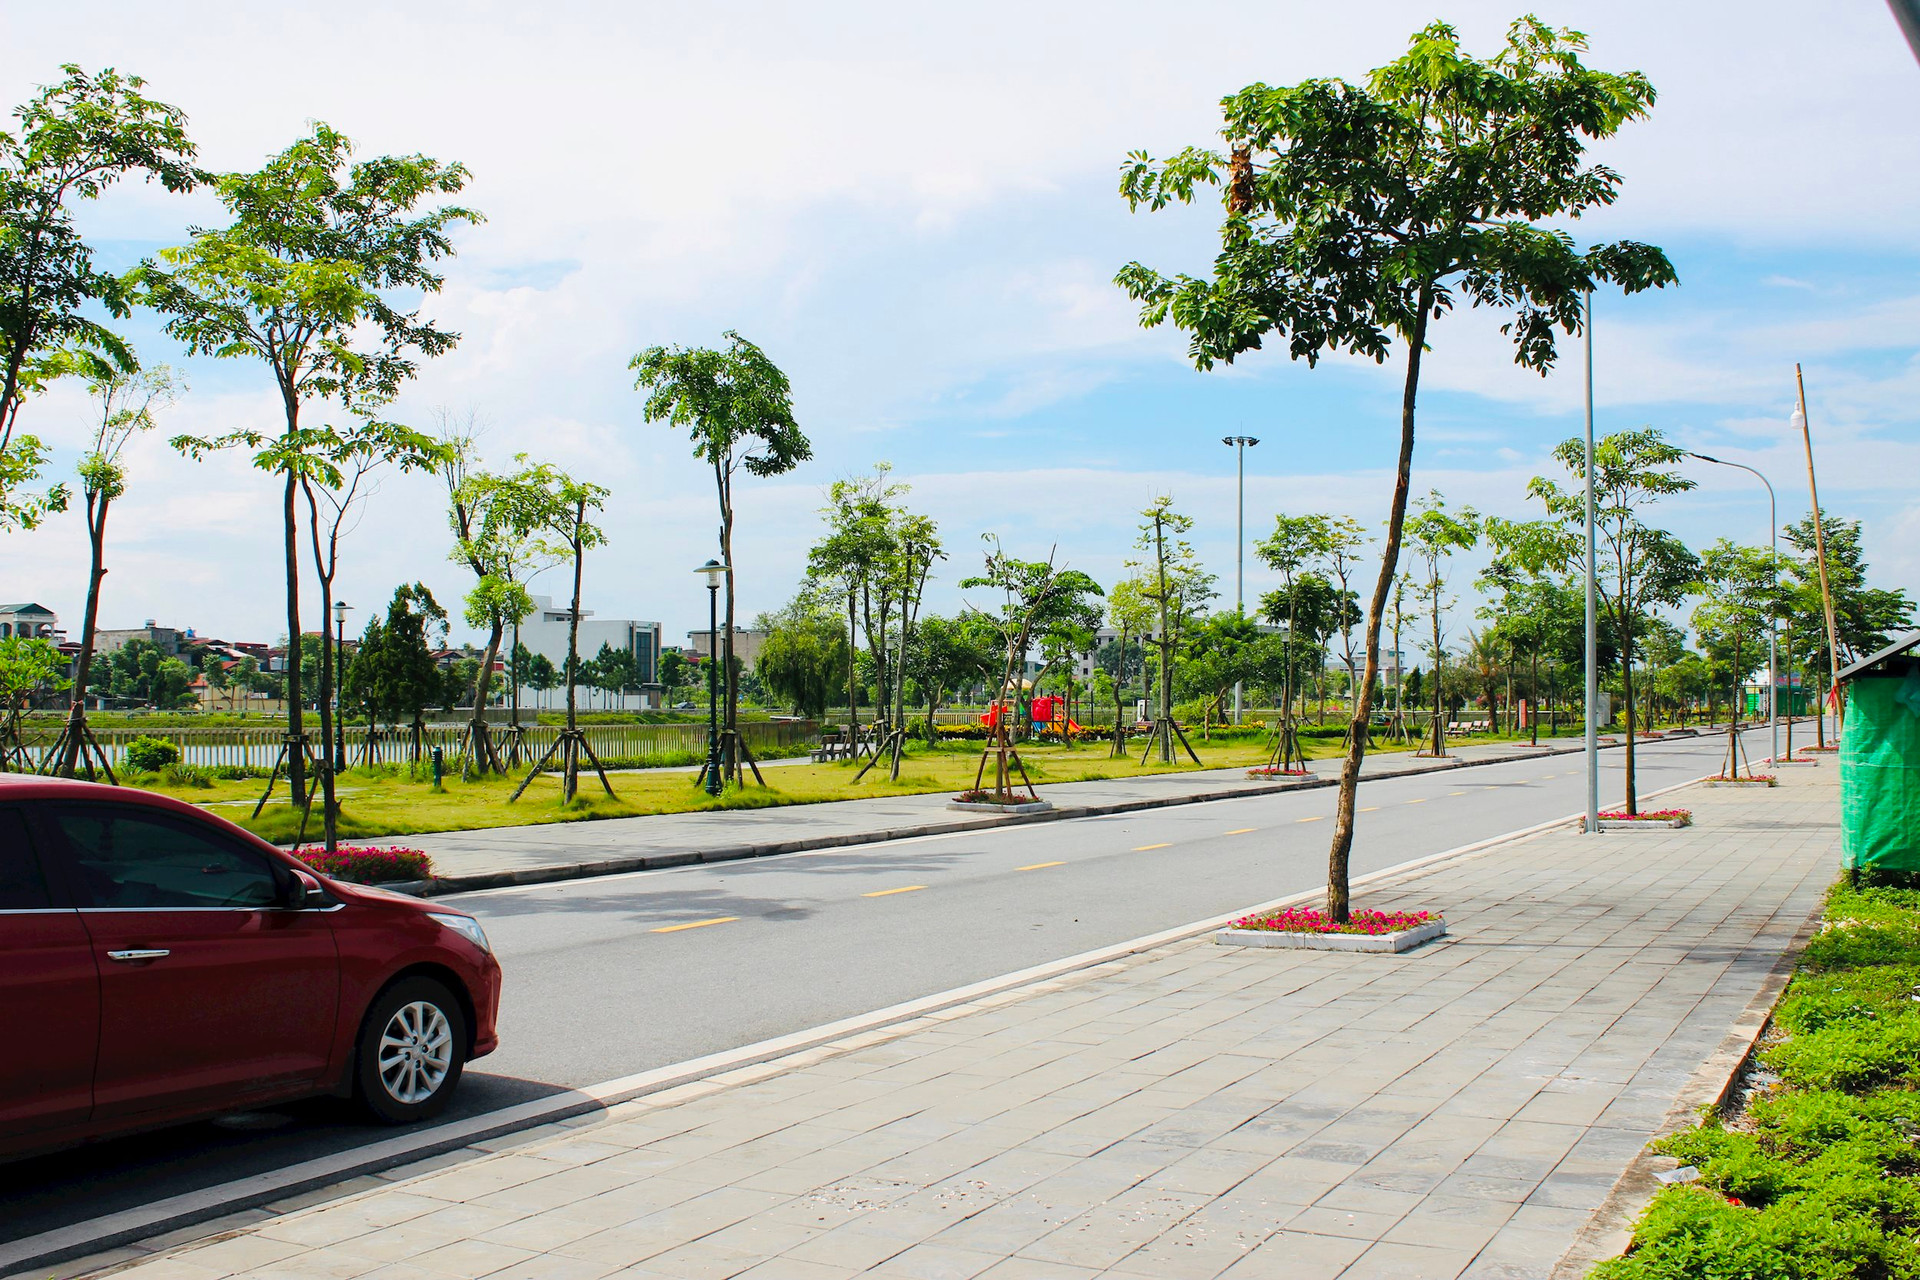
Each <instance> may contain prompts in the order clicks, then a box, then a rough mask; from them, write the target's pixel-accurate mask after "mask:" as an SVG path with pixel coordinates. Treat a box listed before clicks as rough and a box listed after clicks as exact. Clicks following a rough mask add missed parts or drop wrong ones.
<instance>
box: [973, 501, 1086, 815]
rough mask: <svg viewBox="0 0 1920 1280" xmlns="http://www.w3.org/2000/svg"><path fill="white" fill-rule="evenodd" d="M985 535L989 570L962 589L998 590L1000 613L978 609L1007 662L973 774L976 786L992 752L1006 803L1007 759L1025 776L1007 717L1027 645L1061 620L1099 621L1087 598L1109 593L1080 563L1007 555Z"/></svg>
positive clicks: (999, 793)
mask: <svg viewBox="0 0 1920 1280" xmlns="http://www.w3.org/2000/svg"><path fill="white" fill-rule="evenodd" d="M982 540H983V541H984V542H985V543H986V544H987V547H988V550H987V552H986V565H985V572H984V573H981V574H978V575H976V576H974V577H970V578H963V579H961V582H960V589H961V590H963V591H965V590H970V589H972V588H975V587H985V588H988V589H990V590H993V591H998V592H999V593H1000V597H1001V605H1000V609H999V611H998V612H997V613H995V614H988V613H986V612H985V611H983V610H977V611H976V612H979V613H980V614H981V616H982V617H989V618H992V620H993V622H994V624H995V626H996V627H997V628H998V630H999V632H1000V638H1001V642H1002V646H1003V647H1002V650H1001V652H1002V654H1003V655H1004V664H1003V665H1002V667H1001V676H1000V686H999V691H998V697H999V698H1000V699H1002V701H1001V703H1000V705H999V709H998V714H997V715H995V716H994V726H995V728H994V741H993V744H992V745H991V746H989V747H988V748H987V749H986V750H985V751H983V752H982V753H981V755H980V769H979V770H978V771H976V774H975V776H974V787H975V788H976V789H977V788H978V787H979V785H980V782H981V779H982V777H983V776H984V774H985V772H986V765H987V757H988V756H993V757H994V759H995V765H994V783H993V787H994V795H995V797H996V798H997V799H998V800H999V801H1000V802H1001V803H1006V802H1008V801H1010V800H1012V798H1013V795H1012V792H1011V791H1010V790H1009V783H1010V777H1009V774H1008V772H1007V766H1008V763H1009V760H1011V762H1012V763H1013V765H1014V767H1016V768H1018V769H1019V770H1020V773H1021V777H1022V778H1026V766H1025V765H1023V764H1021V763H1020V758H1019V755H1018V753H1017V752H1014V751H1012V749H1011V747H1010V744H1009V740H1008V729H1009V725H1008V722H1009V721H1010V720H1011V719H1012V718H1013V716H1012V713H1013V711H1014V709H1015V708H1014V707H1012V706H1009V705H1008V704H1007V702H1006V699H1008V698H1009V697H1010V696H1012V695H1013V692H1014V691H1015V690H1017V689H1018V688H1019V687H1020V686H1019V682H1020V679H1021V675H1020V672H1021V670H1022V669H1023V668H1024V667H1025V665H1026V657H1027V653H1028V651H1029V650H1030V649H1031V648H1032V647H1033V637H1034V636H1035V635H1036V634H1038V633H1040V632H1042V631H1045V630H1047V629H1048V628H1050V627H1053V626H1055V625H1057V624H1059V623H1061V622H1071V621H1074V620H1077V619H1081V618H1085V617H1087V616H1089V615H1091V616H1092V618H1093V620H1094V622H1096V623H1097V622H1098V621H1099V615H1098V613H1097V611H1095V609H1094V606H1093V605H1092V604H1091V603H1090V599H1089V598H1090V597H1095V596H1100V595H1103V594H1105V593H1104V592H1102V591H1101V590H1100V584H1099V583H1097V582H1095V581H1094V580H1093V579H1092V578H1089V577H1088V576H1087V575H1086V574H1084V573H1081V572H1080V571H1079V570H1078V569H1067V568H1061V567H1057V566H1056V565H1055V564H1054V561H1053V557H1052V556H1049V557H1048V558H1047V559H1046V560H1020V559H1017V558H1015V557H1013V556H1010V555H1008V554H1007V553H1006V551H1005V550H1004V549H1003V548H1002V547H1001V545H1000V540H999V538H997V537H996V536H995V535H993V534H990V533H989V534H985V535H983V538H982ZM1015 701H1016V702H1017V698H1016V699H1015ZM1026 786H1027V792H1028V794H1029V795H1033V794H1036V793H1035V792H1034V790H1033V782H1032V780H1031V779H1028V780H1027V782H1026Z"/></svg>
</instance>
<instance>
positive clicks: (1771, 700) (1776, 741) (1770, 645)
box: [1688, 452, 1780, 764]
mask: <svg viewBox="0 0 1920 1280" xmlns="http://www.w3.org/2000/svg"><path fill="white" fill-rule="evenodd" d="M1688 456H1689V457H1693V458H1698V459H1700V461H1702V462H1712V463H1716V464H1718V465H1719V466H1723V467H1738V468H1739V469H1740V470H1742V471H1745V472H1748V473H1750V474H1751V475H1752V476H1753V477H1754V479H1756V480H1758V481H1759V482H1760V483H1761V484H1764V485H1766V486H1767V546H1768V548H1769V549H1770V550H1771V552H1772V555H1773V593H1774V596H1775V598H1776V599H1778V597H1779V594H1780V508H1779V505H1778V504H1777V503H1776V502H1775V501H1774V497H1773V482H1772V481H1770V480H1768V479H1767V478H1766V477H1765V476H1763V475H1761V474H1760V473H1759V472H1758V471H1755V470H1754V469H1753V468H1752V467H1750V466H1748V465H1747V464H1746V463H1744V462H1728V461H1727V460H1726V459H1724V458H1712V457H1708V456H1707V455H1706V454H1704V453H1691V452H1690V453H1689V454H1688ZM1771 604H1772V602H1771V601H1770V602H1769V608H1768V609H1767V729H1768V731H1769V732H1770V733H1771V734H1772V737H1773V754H1772V757H1771V759H1772V760H1773V762H1774V763H1775V764H1778V763H1780V647H1779V639H1780V620H1779V619H1778V618H1777V617H1775V616H1774V612H1773V609H1772V607H1771ZM1736 715H1737V713H1736Z"/></svg>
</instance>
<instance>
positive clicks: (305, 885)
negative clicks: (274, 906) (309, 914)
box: [280, 871, 321, 911]
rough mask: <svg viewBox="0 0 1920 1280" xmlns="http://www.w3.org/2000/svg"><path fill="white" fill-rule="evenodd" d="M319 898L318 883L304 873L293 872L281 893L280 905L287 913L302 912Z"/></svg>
mask: <svg viewBox="0 0 1920 1280" xmlns="http://www.w3.org/2000/svg"><path fill="white" fill-rule="evenodd" d="M320 897H321V889H320V882H319V881H318V880H315V879H314V878H313V877H312V876H310V875H308V874H307V873H306V872H304V871H295V872H293V874H292V875H291V876H290V877H289V878H288V880H287V883H286V887H285V888H284V889H283V890H282V891H281V902H280V905H281V906H282V907H284V908H285V909H287V910H288V911H304V910H306V909H307V908H308V907H311V906H314V905H315V904H316V903H318V902H319V900H320Z"/></svg>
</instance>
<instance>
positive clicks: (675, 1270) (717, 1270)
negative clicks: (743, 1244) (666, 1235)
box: [645, 1241, 764, 1280]
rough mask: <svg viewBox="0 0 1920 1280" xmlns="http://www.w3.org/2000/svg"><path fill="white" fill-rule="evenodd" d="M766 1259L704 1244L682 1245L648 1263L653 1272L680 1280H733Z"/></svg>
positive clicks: (649, 1260)
mask: <svg viewBox="0 0 1920 1280" xmlns="http://www.w3.org/2000/svg"><path fill="white" fill-rule="evenodd" d="M762 1261H764V1259H761V1258H754V1257H749V1256H748V1255H746V1254H744V1253H735V1252H734V1251H733V1250H731V1249H718V1248H715V1247H713V1246H712V1245H709V1244H705V1243H704V1242H700V1241H695V1242H694V1243H692V1244H683V1245H681V1246H680V1247H679V1248H677V1249H669V1250H668V1251H667V1252H665V1253H660V1254H655V1255H654V1256H653V1257H651V1258H648V1259H647V1260H646V1264H645V1265H646V1267H647V1269H648V1270H650V1271H657V1272H659V1273H660V1274H661V1275H663V1276H675V1277H678V1280H733V1277H734V1276H737V1275H739V1274H740V1273H742V1272H743V1271H747V1270H748V1269H750V1268H752V1267H755V1266H758V1265H759V1264H760V1263H761V1262H762Z"/></svg>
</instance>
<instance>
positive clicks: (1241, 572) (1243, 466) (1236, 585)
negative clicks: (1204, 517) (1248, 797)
mask: <svg viewBox="0 0 1920 1280" xmlns="http://www.w3.org/2000/svg"><path fill="white" fill-rule="evenodd" d="M1220 443H1221V444H1224V445H1227V446H1229V447H1230V448H1232V449H1233V451H1234V457H1235V461H1236V462H1237V463H1238V470H1239V485H1238V490H1237V493H1238V496H1237V498H1236V499H1235V506H1236V508H1237V509H1238V511H1239V519H1238V523H1237V525H1236V529H1237V531H1238V536H1237V537H1235V539H1234V543H1233V611H1234V612H1235V613H1238V614H1241V615H1242V616H1244V615H1245V614H1246V583H1247V449H1248V447H1249V446H1251V445H1256V444H1259V443H1260V441H1259V440H1258V439H1257V438H1256V437H1254V436H1222V437H1221V438H1220ZM1122 656H1123V657H1124V656H1125V655H1122ZM1240 693H1241V686H1240V681H1238V680H1235V681H1234V682H1233V722H1234V723H1235V724H1239V723H1240Z"/></svg>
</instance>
